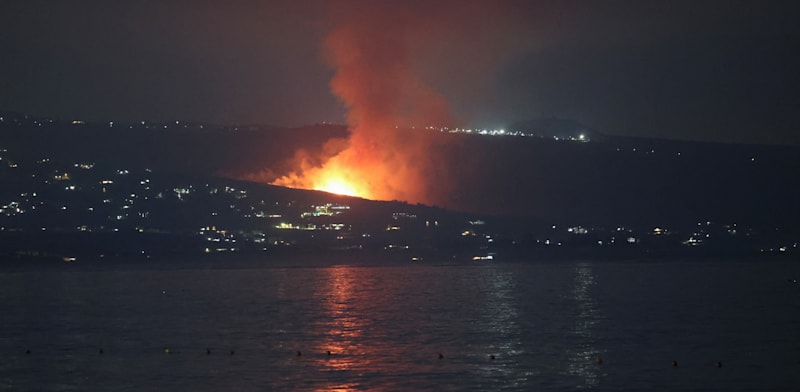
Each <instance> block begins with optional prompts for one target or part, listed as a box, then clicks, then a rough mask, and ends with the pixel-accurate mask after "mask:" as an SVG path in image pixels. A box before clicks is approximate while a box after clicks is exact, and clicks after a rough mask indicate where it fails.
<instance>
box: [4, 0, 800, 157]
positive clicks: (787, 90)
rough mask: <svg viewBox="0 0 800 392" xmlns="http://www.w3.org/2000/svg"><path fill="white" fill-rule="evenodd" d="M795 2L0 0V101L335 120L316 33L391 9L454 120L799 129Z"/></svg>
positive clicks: (415, 61) (724, 133) (99, 110)
mask: <svg viewBox="0 0 800 392" xmlns="http://www.w3.org/2000/svg"><path fill="white" fill-rule="evenodd" d="M426 3H431V4H426ZM796 4H798V3H797V2H779V1H768V2H760V1H748V2H742V1H713V2H699V1H685V2H684V1H562V2H534V1H519V2H485V3H482V2H469V1H440V2H424V1H409V2H405V3H404V4H403V6H401V7H399V8H398V6H396V5H394V6H392V7H394V9H392V10H391V12H379V11H376V9H377V8H380V7H383V6H384V5H385V6H387V7H389V6H390V3H389V2H385V3H382V2H380V1H373V2H363V3H361V2H352V1H350V2H337V1H322V0H320V1H308V0H306V1H292V2H288V1H286V2H277V1H261V2H255V1H252V2H242V1H230V2H228V1H225V2H223V1H144V0H143V1H94V2H90V1H9V0H5V1H3V2H2V3H0V53H2V56H0V110H14V111H21V112H25V113H29V114H33V115H43V116H52V117H56V118H61V119H65V120H68V119H75V118H81V119H84V120H103V121H105V120H117V121H135V120H154V121H160V120H174V119H180V120H189V121H202V122H213V123H224V124H231V123H236V124H243V123H262V124H274V125H286V126H298V125H304V124H310V123H316V122H322V121H328V122H334V123H345V122H346V119H345V115H346V113H347V108H346V107H345V105H344V104H343V102H342V101H341V100H340V98H337V96H335V95H334V94H333V93H332V92H331V87H330V80H331V78H332V77H333V75H334V72H335V70H334V68H333V66H332V65H331V61H330V59H329V58H328V57H329V54H328V53H327V51H326V49H325V47H324V45H323V42H324V39H325V37H326V36H327V35H328V34H329V32H330V31H331V29H333V28H335V27H337V26H341V22H342V20H345V21H347V23H359V21H361V20H363V21H367V22H370V23H377V24H380V25H385V26H386V28H387V29H391V28H392V26H395V25H397V24H396V23H395V22H396V21H394V20H382V18H388V19H393V18H395V16H394V15H401V16H397V17H398V18H401V17H402V18H405V19H404V21H403V26H404V28H405V29H404V30H403V31H402V32H399V33H398V34H400V37H401V38H402V40H403V41H402V42H403V44H404V45H405V48H404V50H405V55H407V56H408V60H407V61H408V63H409V64H411V66H412V67H413V70H414V74H415V75H416V77H418V78H419V80H423V81H425V83H427V84H428V85H429V86H430V87H431V88H432V89H433V90H435V91H436V92H437V93H438V94H441V96H442V97H444V98H445V99H446V101H447V103H448V104H449V106H450V109H451V111H452V115H453V118H454V119H455V120H454V121H457V122H459V124H461V125H466V126H476V127H492V128H495V127H507V126H510V125H511V124H513V123H515V122H518V121H523V120H529V119H534V118H540V117H551V116H555V117H559V118H566V119H571V120H576V121H579V122H581V123H584V124H586V125H587V126H589V127H592V128H594V129H596V130H598V131H600V132H604V133H608V134H614V135H632V136H645V137H661V138H671V139H692V140H708V141H722V142H754V143H765V144H793V145H798V144H800V132H798V125H797V124H798V121H797V118H796V117H797V116H796V114H797V112H798V109H800V77H798V70H799V69H800V45H798V41H799V38H800V24H799V23H798V22H797V21H798V20H800V12H798V11H800V6H798V5H796ZM362 9H363V10H366V11H364V12H361V10H362ZM345 12H346V13H350V14H348V15H344V14H343V13H345ZM384 22H386V23H384ZM376 45H380V42H378V43H376Z"/></svg>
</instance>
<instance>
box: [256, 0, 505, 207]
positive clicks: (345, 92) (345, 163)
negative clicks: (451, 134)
mask: <svg viewBox="0 0 800 392" xmlns="http://www.w3.org/2000/svg"><path fill="white" fill-rule="evenodd" d="M414 4H416V3H414ZM421 5H422V3H419V4H416V6H412V5H409V4H406V3H405V2H398V3H397V4H395V3H390V2H342V3H339V2H336V6H335V7H332V10H331V11H332V15H331V20H332V21H333V24H332V29H331V30H330V32H329V33H328V34H327V36H326V37H325V40H324V49H325V54H326V59H327V60H328V62H329V63H330V65H331V66H332V67H333V68H334V69H335V74H334V75H333V78H332V79H331V82H330V87H331V91H332V92H333V94H334V95H336V96H337V97H338V98H339V99H340V100H341V101H342V103H343V104H344V106H345V107H346V109H347V123H348V130H349V132H350V135H349V137H348V138H347V139H345V140H339V139H337V141H338V142H339V143H341V145H337V150H336V151H327V152H326V154H325V156H314V157H309V156H306V155H307V154H304V153H299V154H298V155H296V162H294V163H293V165H292V166H293V167H294V168H295V170H294V171H293V172H291V173H288V174H286V175H284V176H282V177H279V178H277V179H274V180H273V181H272V184H275V185H281V186H287V187H292V188H303V189H315V190H322V191H326V192H331V193H337V194H342V195H349V196H358V197H363V198H368V199H376V200H401V201H407V202H411V203H425V204H441V203H443V200H446V198H447V197H449V196H448V195H449V194H451V193H452V192H453V189H452V188H453V187H455V185H454V181H453V180H452V179H453V175H452V174H453V173H451V172H452V171H453V169H452V167H453V165H452V162H447V161H446V160H445V158H443V156H444V155H445V154H442V152H443V151H444V150H445V149H446V148H447V146H445V145H444V143H443V142H442V139H441V138H437V137H436V136H432V135H431V134H432V132H427V131H423V130H414V128H415V127H416V128H418V129H421V128H423V127H425V126H458V125H459V123H458V122H456V121H455V119H454V117H453V116H452V115H451V112H450V105H449V103H448V101H447V100H446V99H445V97H444V96H443V95H442V94H440V93H439V92H438V91H437V90H436V89H435V88H434V86H433V85H431V84H430V83H428V81H427V80H425V79H424V78H423V75H424V74H425V72H420V60H421V59H423V58H426V57H429V55H430V54H432V53H435V52H436V50H432V48H433V47H434V46H431V42H441V43H447V44H448V45H454V44H455V43H456V42H461V43H462V45H460V46H463V47H464V48H469V50H468V51H466V53H468V54H469V55H470V56H469V58H470V62H469V63H470V64H471V65H473V66H474V65H475V64H478V63H480V62H481V61H485V60H482V59H492V58H495V57H496V56H476V55H474V50H475V49H476V48H477V47H479V46H480V45H477V46H476V44H475V42H476V39H474V38H475V37H476V31H477V30H476V28H475V27H472V26H481V25H482V24H481V23H478V22H480V21H482V20H483V18H485V17H486V16H487V15H490V14H491V12H489V11H491V10H495V9H496V6H495V5H494V2H486V3H476V4H471V5H469V6H465V5H464V4H463V3H462V2H459V1H452V2H448V1H442V2H438V3H436V5H433V6H426V8H425V9H426V10H427V12H425V13H420V12H417V11H419V10H418V9H417V8H419V7H418V6H421ZM421 15H425V16H421ZM456 15H458V16H459V17H455V16H456ZM448 21H449V22H448ZM458 21H460V22H458ZM469 21H474V22H475V23H466V22H469ZM465 26H470V27H468V28H467V27H465ZM434 37H439V38H438V39H434ZM464 37H466V38H464ZM484 45H485V46H488V47H496V46H497V45H496V42H492V41H486V42H484ZM455 46H459V45H455ZM445 63H449V60H447V61H445ZM477 68H478V69H480V68H481V67H477ZM455 69H456V68H450V69H449V71H448V73H449V74H452V73H454V72H453V71H454V70H455ZM458 70H459V72H457V73H459V74H462V73H463V72H462V71H464V67H463V66H459V67H458ZM428 76H430V75H428ZM475 79H477V78H475ZM473 83H474V82H473Z"/></svg>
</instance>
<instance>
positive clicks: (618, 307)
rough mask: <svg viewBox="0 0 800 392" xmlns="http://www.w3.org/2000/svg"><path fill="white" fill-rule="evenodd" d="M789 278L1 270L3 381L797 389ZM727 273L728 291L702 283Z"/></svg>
mask: <svg viewBox="0 0 800 392" xmlns="http://www.w3.org/2000/svg"><path fill="white" fill-rule="evenodd" d="M791 268H794V270H791V272H792V273H794V275H795V276H797V275H798V273H800V271H798V268H797V267H796V266H792V267H791ZM791 268H789V269H791ZM786 270H787V267H785V266H782V265H761V264H759V265H756V264H753V265H750V264H743V265H738V266H736V265H734V266H732V267H731V266H727V265H722V266H717V265H713V264H706V265H703V264H697V265H695V264H683V265H680V266H679V268H678V267H676V266H674V265H673V264H669V263H661V264H651V265H635V264H612V263H608V264H602V263H601V264H598V263H568V262H564V263H551V264H531V265H519V264H517V265H514V264H508V265H502V264H493V265H492V264H490V265H484V264H482V265H466V266H447V267H435V266H425V265H415V266H386V267H383V266H381V267H354V266H336V267H325V268H272V269H270V268H266V269H208V270H202V269H191V268H186V269H180V270H141V269H139V270H124V269H119V270H109V271H82V270H80V269H75V268H71V269H69V270H42V271H39V270H30V271H17V272H3V271H0V303H2V304H3V323H0V355H2V358H3V360H2V361H0V389H9V390H56V391H58V390H108V391H114V390H193V391H217V390H284V391H294V390H303V391H315V390H320V391H322V390H325V391H331V390H335V391H355V390H377V391H381V390H445V391H447V390H451V391H460V390H476V391H483V390H517V391H524V390H540V389H544V390H563V391H571V390H576V389H639V390H641V389H652V387H654V386H656V387H665V386H668V387H669V388H671V389H703V388H704V387H705V389H709V388H711V389H714V388H723V389H736V388H738V387H741V386H750V387H756V386H758V385H762V383H761V382H760V380H759V379H757V378H753V377H752V376H751V375H750V374H749V373H748V372H747V371H746V370H751V371H752V370H753V369H757V370H758V371H759V372H761V373H765V372H769V373H770V375H771V376H770V378H769V380H770V382H771V384H770V385H772V386H785V385H796V384H797V383H796V382H800V379H798V377H797V376H793V375H796V374H800V372H790V371H788V369H789V368H791V366H794V370H800V369H799V368H797V361H796V356H795V353H796V352H800V345H798V341H797V339H796V333H795V332H796V330H797V329H798V328H800V320H799V318H800V316H798V314H800V305H799V304H800V289H797V288H794V287H793V286H792V287H788V286H786V287H785V285H786V283H785V282H786V279H785V278H784V276H783V275H785V274H786V273H787V272H786ZM720 276H722V277H724V279H721V278H720ZM776 276H777V277H779V278H780V279H778V281H779V283H775V281H776ZM712 279H715V281H716V282H718V283H716V284H717V289H718V290H724V291H725V292H726V293H728V295H726V296H715V297H711V296H709V295H708V291H707V289H706V287H705V286H704V285H702V284H697V283H698V282H706V281H710V280H712ZM781 284H783V285H781ZM654 286H655V290H654ZM675 287H680V288H681V290H672V288H675ZM664 293H668V294H669V295H665V294H664ZM710 298H713V301H711V300H710ZM698 299H701V300H698ZM733 310H735V311H733ZM751 314H757V315H758V316H759V317H758V318H757V319H758V320H764V322H761V321H758V322H755V321H750V320H753V318H751V317H749V315H751ZM765 326H768V328H769V332H770V333H769V337H770V340H769V341H768V343H767V344H765V343H764V342H763V338H761V337H760V335H759V333H760V332H759V331H762V330H763V328H765ZM672 331H683V332H682V333H680V334H675V333H673V332H672ZM718 331H722V332H724V333H718ZM101 346H102V347H104V348H105V353H104V354H103V355H102V356H101V355H98V352H97V350H98V347H101ZM165 347H169V348H170V349H171V352H172V354H165V352H164V349H165ZM206 347H209V348H210V349H211V351H212V354H210V355H207V354H206V351H205V348H206ZM26 349H31V350H32V354H25V350H26ZM228 350H230V351H234V350H235V355H229V354H228ZM328 351H330V355H328ZM743 353H744V354H743ZM298 354H299V355H298ZM440 354H441V358H440ZM690 355H693V356H690ZM744 355H747V356H744ZM491 356H494V359H492V358H491ZM598 356H600V357H604V360H605V363H604V364H603V365H598V364H597V363H596V362H595V358H597V357H598ZM673 356H680V359H681V363H682V364H681V368H680V369H678V370H676V369H673V368H671V367H670V366H668V364H669V362H670V361H671V360H672V359H673V358H674V357H673ZM695 357H696V358H695ZM684 358H686V359H684ZM733 358H737V359H738V358H745V359H744V360H742V362H743V363H745V364H746V366H747V367H746V368H741V367H740V368H738V369H737V368H736V366H737V364H736V363H735V362H734V361H733ZM776 358H777V359H780V360H776ZM692 360H694V361H695V362H694V363H696V364H702V363H714V362H716V361H717V360H723V361H724V362H725V363H726V365H725V367H724V368H723V369H721V370H720V369H718V368H716V367H711V366H703V367H701V366H699V365H698V366H694V367H693V366H692V365H693V363H692ZM703 361H705V362H703ZM729 361H730V362H729ZM767 361H769V363H770V364H772V365H771V367H764V366H762V365H761V363H762V362H764V363H766V362H767ZM684 363H685V364H686V365H684ZM665 364H667V365H665ZM776 364H777V366H776ZM793 364H794V365H793ZM740 366H745V365H740ZM781 366H783V367H781ZM729 369H730V370H729ZM782 369H783V370H782ZM743 370H744V371H743ZM712 372H714V373H712ZM761 381H763V380H761ZM739 389H741V388H739Z"/></svg>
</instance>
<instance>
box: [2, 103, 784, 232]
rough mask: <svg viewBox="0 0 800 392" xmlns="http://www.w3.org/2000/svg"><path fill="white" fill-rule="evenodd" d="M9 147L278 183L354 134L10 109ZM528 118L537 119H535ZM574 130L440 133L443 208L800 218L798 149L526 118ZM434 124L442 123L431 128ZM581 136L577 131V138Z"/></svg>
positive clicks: (5, 140) (546, 127)
mask: <svg viewBox="0 0 800 392" xmlns="http://www.w3.org/2000/svg"><path fill="white" fill-rule="evenodd" d="M3 117H4V119H3V121H0V149H2V148H8V149H9V150H12V151H14V153H15V154H23V155H25V156H26V157H31V158H35V159H38V158H48V157H52V158H58V159H59V160H71V161H74V162H80V161H91V162H103V163H104V164H107V165H111V166H112V167H131V168H148V169H153V170H158V171H163V172H168V173H179V174H190V175H216V176H225V177H230V178H238V179H245V178H253V174H254V173H260V175H259V178H262V179H265V180H268V179H269V178H275V177H277V176H280V175H282V174H285V173H287V172H288V171H289V170H291V169H292V167H291V163H290V162H291V160H292V157H293V156H294V155H295V152H296V151H297V150H298V149H301V148H302V149H305V150H307V151H309V152H311V154H312V155H313V154H315V153H316V152H319V151H321V150H322V148H323V146H324V144H325V142H326V141H328V140H330V139H332V138H337V137H344V136H346V135H347V130H346V128H345V127H343V126H334V125H326V124H318V125H312V126H307V127H301V128H274V127H259V126H247V127H235V126H234V127H231V126H209V125H205V126H201V125H199V124H190V123H182V122H176V123H164V124H150V123H145V124H141V123H137V124H113V125H112V124H109V123H102V124H84V123H80V122H76V123H74V124H73V123H72V122H71V121H50V120H47V119H35V118H29V117H26V116H24V115H18V114H17V115H8V114H5V115H4V116H3ZM526 124H527V125H526ZM517 126H518V127H520V128H519V129H521V130H526V131H530V132H541V133H542V134H543V135H545V134H546V135H551V136H553V135H564V136H569V135H572V136H575V133H576V132H578V133H579V134H580V133H584V135H585V136H588V139H589V142H574V141H570V138H568V137H564V138H559V140H555V138H552V137H543V138H531V137H515V136H481V135H458V134H448V133H439V132H436V135H435V136H433V137H434V138H439V139H438V140H435V141H436V142H437V146H442V147H441V148H440V150H439V151H438V152H439V153H440V154H441V156H442V157H444V160H443V161H444V162H448V165H450V167H448V168H447V170H446V172H447V173H449V175H448V177H447V178H441V179H440V180H441V181H447V182H449V183H450V184H452V188H453V189H455V191H453V192H451V193H449V194H447V195H445V196H443V197H442V199H441V200H440V201H439V202H438V203H436V205H437V206H439V207H446V208H448V209H452V210H459V211H468V212H474V213H480V214H493V215H515V216H528V217H532V218H537V219H541V220H545V221H547V220H552V221H559V222H562V221H566V222H569V221H572V222H593V223H596V224H609V225H611V224H619V223H625V222H630V223H647V224H651V223H652V224H665V225H668V224H676V223H687V222H699V221H706V220H713V221H719V222H731V223H733V222H744V221H747V222H754V223H755V222H761V223H770V222H783V223H792V224H794V223H796V222H798V221H800V208H799V207H798V206H797V202H796V201H797V200H800V182H798V181H797V180H796V178H797V169H798V168H800V148H796V147H776V146H753V145H734V144H719V143H698V142H684V141H670V140H656V139H639V138H624V137H607V136H603V135H602V134H601V133H599V132H597V131H595V130H592V129H587V128H585V127H583V126H581V125H580V124H578V123H575V122H573V121H568V120H558V119H546V120H536V121H531V122H526V123H521V124H519V125H517ZM431 132H435V131H431ZM579 134H578V135H579Z"/></svg>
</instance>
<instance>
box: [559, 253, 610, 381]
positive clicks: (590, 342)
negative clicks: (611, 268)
mask: <svg viewBox="0 0 800 392" xmlns="http://www.w3.org/2000/svg"><path fill="white" fill-rule="evenodd" d="M594 285H595V280H594V275H593V273H592V265H591V264H589V263H579V264H578V265H576V266H575V279H574V288H573V290H572V300H573V301H574V303H575V306H576V308H577V309H576V310H577V315H576V316H575V325H574V327H573V328H572V330H571V332H572V333H573V334H574V338H575V343H574V344H572V345H570V346H569V349H568V352H569V357H568V365H567V369H566V370H567V374H570V375H573V376H578V377H579V384H578V385H577V387H579V388H592V387H596V386H597V385H598V384H599V382H600V375H601V374H600V371H601V369H602V367H601V366H599V365H600V364H599V363H598V358H602V353H601V352H600V351H599V350H598V348H597V347H596V344H597V338H596V337H595V336H594V329H595V327H596V324H597V323H598V321H599V320H600V319H601V315H600V311H599V310H598V308H597V304H596V302H595V300H594V299H593V298H592V288H593V287H592V286H594Z"/></svg>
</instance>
